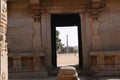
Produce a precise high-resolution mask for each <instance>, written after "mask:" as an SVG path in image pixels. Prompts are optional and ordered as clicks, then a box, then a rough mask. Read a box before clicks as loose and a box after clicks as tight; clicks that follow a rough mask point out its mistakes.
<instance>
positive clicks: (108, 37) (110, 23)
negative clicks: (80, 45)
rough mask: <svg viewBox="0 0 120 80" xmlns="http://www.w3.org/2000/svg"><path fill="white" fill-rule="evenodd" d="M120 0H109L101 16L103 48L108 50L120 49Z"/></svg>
mask: <svg viewBox="0 0 120 80" xmlns="http://www.w3.org/2000/svg"><path fill="white" fill-rule="evenodd" d="M119 5H120V1H119V0H116V1H114V0H109V1H107V3H106V8H105V10H104V12H103V13H102V14H101V17H100V26H101V29H100V35H101V42H102V48H103V50H106V51H115V50H120V42H119V41H120V37H119V34H120V27H119V26H120V23H119V21H120V8H119Z"/></svg>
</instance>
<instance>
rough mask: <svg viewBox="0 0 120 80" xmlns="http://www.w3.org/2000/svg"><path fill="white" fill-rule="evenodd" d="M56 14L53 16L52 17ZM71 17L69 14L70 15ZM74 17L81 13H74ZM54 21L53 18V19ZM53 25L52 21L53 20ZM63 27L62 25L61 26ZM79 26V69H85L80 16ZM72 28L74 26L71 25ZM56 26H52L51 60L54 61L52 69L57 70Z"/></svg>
mask: <svg viewBox="0 0 120 80" xmlns="http://www.w3.org/2000/svg"><path fill="white" fill-rule="evenodd" d="M70 14H71V13H70ZM52 15H54V14H51V16H52ZM68 15H69V14H68ZM73 15H79V13H73ZM51 19H52V17H51ZM51 23H52V20H51ZM61 25H62V24H61ZM76 25H77V30H78V32H77V34H78V45H79V46H78V48H79V64H78V65H79V67H77V68H78V69H82V68H83V53H82V31H81V17H80V15H79V23H77V24H76ZM68 26H69V25H68ZM71 26H72V25H71ZM56 27H57V26H56V25H55V26H54V25H52V24H51V48H52V54H51V59H52V67H53V68H57V53H56V39H55V36H56Z"/></svg>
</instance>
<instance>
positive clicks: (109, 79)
mask: <svg viewBox="0 0 120 80" xmlns="http://www.w3.org/2000/svg"><path fill="white" fill-rule="evenodd" d="M9 80H57V77H56V76H50V77H47V78H22V79H17V78H15V79H9ZM80 80H88V78H87V77H85V76H81V77H80ZM89 80H120V77H100V78H99V79H89Z"/></svg>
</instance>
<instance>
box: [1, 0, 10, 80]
mask: <svg viewBox="0 0 120 80" xmlns="http://www.w3.org/2000/svg"><path fill="white" fill-rule="evenodd" d="M6 1H7V0H0V80H8V53H7V43H6V29H7V3H6Z"/></svg>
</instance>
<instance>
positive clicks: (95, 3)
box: [87, 0, 105, 51]
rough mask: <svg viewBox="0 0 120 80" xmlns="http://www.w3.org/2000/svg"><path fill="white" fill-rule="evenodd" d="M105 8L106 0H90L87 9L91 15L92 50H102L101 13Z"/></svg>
mask: <svg viewBox="0 0 120 80" xmlns="http://www.w3.org/2000/svg"><path fill="white" fill-rule="evenodd" d="M104 8H105V0H89V1H88V4H87V10H88V12H89V15H90V26H91V45H90V50H91V51H101V50H102V45H101V35H100V33H101V32H100V20H99V17H100V13H101V12H102V11H103V10H104Z"/></svg>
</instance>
